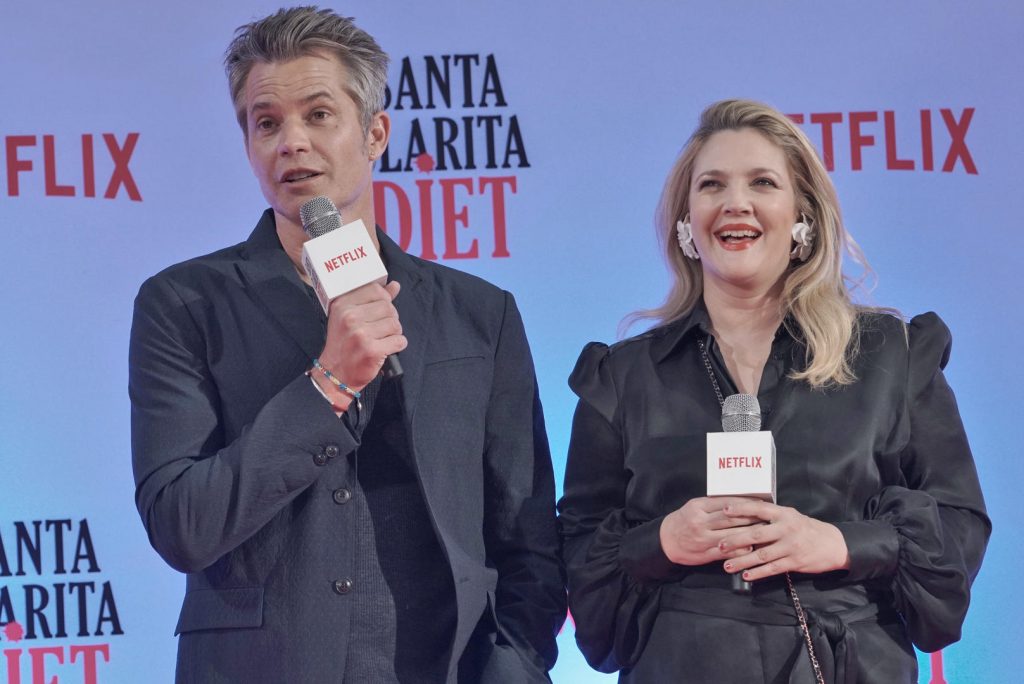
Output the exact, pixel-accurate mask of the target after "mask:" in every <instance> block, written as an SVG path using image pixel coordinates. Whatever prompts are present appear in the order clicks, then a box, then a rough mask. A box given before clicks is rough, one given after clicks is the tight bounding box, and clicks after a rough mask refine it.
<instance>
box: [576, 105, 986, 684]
mask: <svg viewBox="0 0 1024 684" xmlns="http://www.w3.org/2000/svg"><path fill="white" fill-rule="evenodd" d="M657 224H658V229H659V238H660V239H661V240H662V241H663V243H664V247H665V250H666V254H667V256H668V262H669V264H670V266H671V269H672V271H673V273H674V276H675V278H674V283H673V285H672V288H671V291H670V292H669V295H668V297H667V299H666V301H665V303H664V304H663V305H662V306H661V307H660V308H657V309H654V310H650V311H642V312H640V313H638V314H636V315H634V316H633V317H632V318H633V319H634V320H635V319H641V318H646V319H653V320H654V321H655V322H656V325H655V327H653V328H652V329H651V330H649V331H648V332H646V333H644V334H641V335H638V336H636V337H632V338H629V339H626V340H624V341H622V342H619V343H617V344H615V345H612V346H611V347H608V346H606V345H603V344H598V343H591V344H590V345H588V346H587V347H586V348H585V349H584V350H583V353H582V354H581V356H580V359H579V362H578V363H577V366H576V369H575V370H574V371H573V373H572V376H571V378H570V385H571V387H572V388H573V390H574V391H575V392H576V394H577V395H578V396H579V405H578V407H577V410H576V415H575V417H574V421H573V430H572V439H571V443H570V447H569V460H568V467H567V470H566V476H565V488H564V492H565V493H564V497H563V499H562V500H561V502H560V503H559V510H560V522H561V529H562V535H563V541H564V547H565V550H564V554H565V559H566V564H567V566H568V571H569V599H570V608H571V610H572V612H573V615H574V617H575V620H576V635H577V637H576V638H577V642H578V643H579V646H580V648H581V649H582V651H583V653H584V654H585V656H586V658H587V660H588V662H589V663H590V664H591V665H592V666H593V667H595V668H597V669H599V670H602V671H605V672H614V671H620V673H621V674H620V681H624V682H737V683H739V682H743V683H747V682H762V681H763V682H815V681H817V682H823V681H825V682H830V683H831V682H847V683H852V682H885V683H886V684H890V683H893V682H916V681H917V666H916V659H915V656H914V652H913V649H912V647H911V644H914V645H916V646H918V647H919V648H921V649H923V650H926V651H931V650H935V649H938V648H942V647H943V646H945V645H947V644H949V643H952V642H954V641H956V640H957V639H958V638H959V636H960V627H961V624H962V622H963V619H964V615H965V613H966V610H967V606H968V603H969V597H970V587H971V582H972V581H973V579H974V577H975V575H976V574H977V572H978V568H979V566H980V564H981V559H982V556H983V554H984V549H985V545H986V543H987V540H988V535H989V532H990V530H991V525H990V522H989V520H988V517H987V515H986V513H985V504H984V501H983V498H982V494H981V490H980V488H979V485H978V479H977V474H976V470H975V466H974V461H973V458H972V456H971V452H970V448H969V446H968V443H967V438H966V435H965V434H964V430H963V426H962V423H961V421H960V417H959V415H958V413H957V409H956V403H955V400H954V398H953V394H952V392H951V390H950V389H949V386H948V385H947V384H946V381H945V379H944V377H943V373H942V368H943V367H944V366H945V364H946V361H947V360H948V354H949V348H950V335H949V331H948V330H947V328H946V326H945V325H944V324H943V323H942V321H941V320H940V319H939V318H938V316H936V315H935V314H932V313H929V314H925V315H922V316H917V317H915V318H914V319H913V320H911V321H910V323H909V324H905V323H904V322H903V321H902V320H901V319H900V318H898V317H897V316H896V315H894V314H893V313H889V312H886V311H885V310H879V309H869V308H866V307H861V306H858V305H857V304H855V303H854V302H853V301H852V299H851V296H850V293H849V291H848V288H847V286H846V281H845V280H844V277H843V273H842V256H843V253H844V251H851V252H853V253H854V254H859V253H858V252H857V248H856V246H855V245H854V243H853V241H852V239H851V238H850V237H849V235H848V234H847V232H846V231H845V229H844V228H843V224H842V219H841V215H840V211H839V204H838V201H837V199H836V194H835V189H834V188H833V186H832V183H831V181H830V179H829V177H828V175H827V173H826V172H825V169H824V167H823V166H822V164H821V162H820V161H819V159H818V157H817V155H816V153H815V151H814V148H813V146H812V145H811V144H810V142H809V141H808V140H807V138H806V137H805V136H804V135H803V133H802V132H801V131H800V130H799V129H798V128H797V127H796V126H795V125H794V124H793V123H792V122H791V121H790V120H789V119H788V118H786V117H785V116H784V115H783V114H781V113H779V112H778V111H776V110H774V109H771V108H769V107H767V106H765V105H762V104H759V103H755V102H749V101H742V100H729V101H723V102H718V103H715V104H713V105H712V106H710V107H709V108H708V109H707V110H706V111H705V112H704V113H703V115H702V116H701V120H700V125H699V127H698V129H697V130H696V132H695V133H694V134H693V136H692V137H691V138H690V140H689V142H688V143H687V145H686V147H685V149H684V150H683V152H682V154H681V155H680V157H679V159H678V161H677V162H676V164H675V166H674V167H673V169H672V172H671V174H670V175H669V178H668V181H667V183H666V186H665V190H664V193H663V196H662V201H661V206H660V208H659V213H658V221H657ZM734 393H746V394H751V395H755V396H757V398H758V399H759V402H760V409H761V412H762V422H763V426H764V427H763V428H762V429H767V430H771V431H772V433H773V436H774V439H775V443H776V446H777V453H778V455H777V459H776V462H777V477H778V497H777V500H778V503H777V504H774V503H768V502H765V501H760V500H757V499H748V498H741V497H707V496H705V494H706V475H705V449H706V444H705V434H706V433H707V432H715V431H720V430H721V408H720V404H721V401H722V398H723V395H726V396H727V395H729V394H734ZM731 575H737V576H739V577H742V578H743V579H744V580H746V581H748V582H750V586H751V589H750V591H749V593H746V594H744V593H738V592H735V591H733V590H732V589H731V587H732V579H733V578H732V577H731Z"/></svg>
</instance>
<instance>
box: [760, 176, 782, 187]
mask: <svg viewBox="0 0 1024 684" xmlns="http://www.w3.org/2000/svg"><path fill="white" fill-rule="evenodd" d="M754 185H768V186H771V187H773V188H777V187H778V185H777V184H776V183H775V181H773V180H772V179H771V178H758V179H757V180H755V181H754Z"/></svg>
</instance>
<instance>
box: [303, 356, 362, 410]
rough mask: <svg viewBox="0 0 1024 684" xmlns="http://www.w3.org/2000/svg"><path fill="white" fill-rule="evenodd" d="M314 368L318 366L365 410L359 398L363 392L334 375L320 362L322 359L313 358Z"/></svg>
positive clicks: (325, 375) (359, 408) (335, 384)
mask: <svg viewBox="0 0 1024 684" xmlns="http://www.w3.org/2000/svg"><path fill="white" fill-rule="evenodd" d="M313 368H316V369H317V370H318V371H320V372H321V373H323V374H324V377H325V378H327V379H328V380H330V381H331V382H333V383H334V386H335V387H337V388H338V389H340V390H341V391H342V392H344V393H345V394H347V395H348V396H350V397H352V400H353V401H355V402H356V408H357V409H358V410H360V411H362V410H363V402H361V401H360V400H359V397H361V396H362V394H361V393H360V392H357V391H355V390H354V389H352V388H351V387H349V386H348V385H346V384H345V383H343V382H342V381H341V380H339V379H338V378H337V377H336V376H335V375H334V373H332V372H331V371H329V370H327V369H326V368H324V367H323V366H322V365H321V364H320V359H313Z"/></svg>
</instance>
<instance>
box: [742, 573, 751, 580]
mask: <svg viewBox="0 0 1024 684" xmlns="http://www.w3.org/2000/svg"><path fill="white" fill-rule="evenodd" d="M743 579H745V580H749V579H750V573H749V572H745V573H743Z"/></svg>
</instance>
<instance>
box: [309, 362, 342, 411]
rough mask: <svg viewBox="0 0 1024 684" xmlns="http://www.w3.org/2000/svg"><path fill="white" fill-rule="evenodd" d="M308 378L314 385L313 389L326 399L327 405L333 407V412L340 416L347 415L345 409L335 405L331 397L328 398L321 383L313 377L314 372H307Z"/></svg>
mask: <svg viewBox="0 0 1024 684" xmlns="http://www.w3.org/2000/svg"><path fill="white" fill-rule="evenodd" d="M306 377H307V378H309V381H310V382H311V383H313V387H315V388H316V391H317V392H319V393H320V396H321V397H323V398H324V399H326V400H327V403H328V404H330V405H331V410H333V411H334V412H335V413H336V414H338V415H339V416H340V415H341V414H343V413H345V409H343V408H341V407H340V406H338V405H337V404H335V403H334V401H333V400H332V399H331V398H330V397H329V396H327V392H324V389H323V387H321V386H320V383H318V382H317V381H316V378H314V377H313V372H312V371H311V370H307V371H306Z"/></svg>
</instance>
